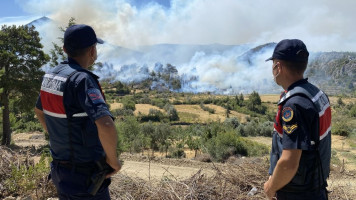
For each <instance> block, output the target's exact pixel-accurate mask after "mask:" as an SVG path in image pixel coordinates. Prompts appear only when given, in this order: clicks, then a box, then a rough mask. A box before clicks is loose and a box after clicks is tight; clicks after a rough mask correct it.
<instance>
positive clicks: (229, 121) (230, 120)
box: [224, 117, 240, 129]
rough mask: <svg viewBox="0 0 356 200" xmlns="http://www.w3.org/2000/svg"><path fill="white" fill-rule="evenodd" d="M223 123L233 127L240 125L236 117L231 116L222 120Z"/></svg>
mask: <svg viewBox="0 0 356 200" xmlns="http://www.w3.org/2000/svg"><path fill="white" fill-rule="evenodd" d="M224 125H226V126H230V127H232V128H234V129H235V128H237V127H238V126H239V125H240V123H239V120H238V119H237V118H236V117H232V118H226V119H225V121H224Z"/></svg>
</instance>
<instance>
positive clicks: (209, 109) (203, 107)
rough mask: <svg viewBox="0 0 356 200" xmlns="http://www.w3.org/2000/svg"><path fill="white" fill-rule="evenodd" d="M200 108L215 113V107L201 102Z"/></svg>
mask: <svg viewBox="0 0 356 200" xmlns="http://www.w3.org/2000/svg"><path fill="white" fill-rule="evenodd" d="M200 108H201V109H203V110H204V111H208V112H209V113H210V114H214V113H215V109H213V108H209V107H208V106H205V105H204V104H203V103H200Z"/></svg>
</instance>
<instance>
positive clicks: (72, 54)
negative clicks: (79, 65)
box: [64, 44, 92, 58]
mask: <svg viewBox="0 0 356 200" xmlns="http://www.w3.org/2000/svg"><path fill="white" fill-rule="evenodd" d="M90 47H92V46H90ZM90 47H86V48H83V49H75V48H73V47H72V46H71V45H69V44H64V48H65V50H66V53H67V55H68V57H71V58H74V57H78V56H82V55H84V54H85V53H86V52H87V51H88V49H89V48H90Z"/></svg>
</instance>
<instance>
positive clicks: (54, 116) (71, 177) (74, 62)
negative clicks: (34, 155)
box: [35, 25, 121, 200]
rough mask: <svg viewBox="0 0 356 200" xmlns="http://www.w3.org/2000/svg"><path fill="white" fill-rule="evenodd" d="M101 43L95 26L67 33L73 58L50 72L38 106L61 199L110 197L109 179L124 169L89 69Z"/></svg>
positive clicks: (67, 45) (109, 118)
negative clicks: (47, 137) (47, 138)
mask: <svg viewBox="0 0 356 200" xmlns="http://www.w3.org/2000/svg"><path fill="white" fill-rule="evenodd" d="M97 43H103V41H102V40H101V39H99V38H97V37H96V34H95V32H94V30H93V28H91V27H90V26H87V25H73V26H70V27H69V28H68V29H67V30H66V31H65V33H64V46H63V49H64V51H65V53H66V54H67V55H68V60H67V61H65V62H63V63H61V64H59V65H58V66H56V67H55V68H54V69H52V70H51V71H50V72H48V73H46V74H45V76H44V78H43V82H42V86H41V92H40V95H39V98H38V101H37V103H36V107H35V113H36V115H37V117H38V119H39V121H40V122H41V124H42V126H43V127H44V129H45V130H46V131H47V132H48V133H49V139H50V150H51V155H52V157H53V162H52V163H51V178H52V180H53V183H54V185H55V186H56V189H57V191H58V195H59V199H61V200H62V199H110V195H109V190H108V186H109V184H110V178H109V177H110V176H112V175H114V174H115V173H117V172H118V171H119V170H120V168H121V164H120V162H119V160H118V158H117V153H116V147H117V132H116V128H115V125H114V122H113V117H112V115H111V113H110V112H109V109H108V107H107V105H106V102H105V97H104V94H103V92H102V90H101V88H100V85H99V82H98V78H99V77H98V76H96V75H95V74H93V73H92V72H90V71H88V67H89V66H91V65H93V64H94V62H95V60H96V58H97V50H96V45H97ZM98 177H99V178H98ZM100 179H101V180H100ZM104 179H105V180H104ZM103 180H104V181H103ZM95 188H96V189H95Z"/></svg>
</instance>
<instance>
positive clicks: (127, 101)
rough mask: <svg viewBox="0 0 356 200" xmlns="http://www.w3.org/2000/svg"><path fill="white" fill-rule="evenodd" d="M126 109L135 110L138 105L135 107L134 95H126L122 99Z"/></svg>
mask: <svg viewBox="0 0 356 200" xmlns="http://www.w3.org/2000/svg"><path fill="white" fill-rule="evenodd" d="M121 102H122V104H123V106H124V109H126V110H128V109H130V110H133V111H135V109H136V107H135V101H134V98H133V97H129V96H125V97H124V98H123V99H122V100H121Z"/></svg>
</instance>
